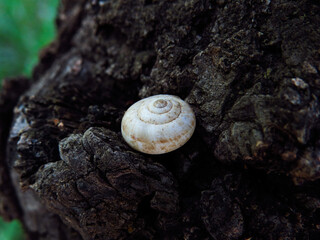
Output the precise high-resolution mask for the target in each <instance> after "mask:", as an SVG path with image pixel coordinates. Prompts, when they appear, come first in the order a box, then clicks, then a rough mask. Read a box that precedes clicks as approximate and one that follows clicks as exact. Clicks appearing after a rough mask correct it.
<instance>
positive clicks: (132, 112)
mask: <svg viewBox="0 0 320 240" xmlns="http://www.w3.org/2000/svg"><path fill="white" fill-rule="evenodd" d="M195 124H196V119H195V115H194V113H193V111H192V109H191V107H190V106H189V105H188V104H187V103H186V102H184V101H183V100H181V99H180V98H179V97H177V96H173V95H165V94H160V95H155V96H152V97H148V98H145V99H142V100H140V101H138V102H136V103H135V104H133V105H132V106H131V107H130V108H129V109H128V110H127V111H126V113H125V115H124V116H123V118H122V122H121V133H122V136H123V138H124V139H125V141H126V142H127V143H128V144H129V145H130V146H131V147H132V148H134V149H136V150H138V151H140V152H144V153H149V154H162V153H167V152H171V151H173V150H175V149H177V148H179V147H181V146H182V145H183V144H185V143H186V142H187V141H188V140H189V139H190V138H191V136H192V134H193V132H194V129H195Z"/></svg>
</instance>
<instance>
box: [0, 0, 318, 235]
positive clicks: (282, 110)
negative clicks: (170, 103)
mask: <svg viewBox="0 0 320 240" xmlns="http://www.w3.org/2000/svg"><path fill="white" fill-rule="evenodd" d="M319 12H320V5H319V2H318V1H307V0H302V1H291V0H274V1H268V0H265V1H264V0H263V1H260V0H259V1H258V0H253V1H245V0H240V1H231V0H225V1H223V0H222V1H221V0H220V1H218V0H217V1H213V0H212V1H209V0H188V1H185V0H175V1H172V0H163V1H155V0H135V1H127V0H117V1H111V0H104V1H102V0H101V1H98V0H91V1H89V0H88V1H85V0H82V1H75V0H64V1H62V3H61V6H60V11H59V15H58V16H57V27H58V37H57V39H56V40H55V41H54V42H53V43H52V44H51V45H50V46H49V47H47V48H46V49H44V50H43V51H42V53H41V60H40V63H39V64H38V66H37V67H36V68H35V69H34V73H33V77H32V79H30V80H27V79H25V78H15V79H11V80H7V81H6V82H5V84H4V87H3V89H2V91H1V95H0V106H1V107H0V116H1V119H0V143H1V154H0V173H1V181H0V214H1V215H3V216H5V217H6V218H7V219H12V218H19V219H21V220H22V222H23V224H24V226H25V229H26V231H27V234H28V236H29V238H30V239H33V240H37V239H46V240H48V239H49V240H51V239H70V240H71V239H72V240H73V239H101V240H106V239H110V240H111V239H189V240H191V239H201V240H202V239H251V238H252V239H320V190H319V183H320V180H319V178H320V161H319V159H320V140H319V135H320V118H319V116H320V106H319V96H320V74H319V72H320V41H319V39H320V30H319V29H320V28H319V26H320V14H319ZM159 93H168V94H174V95H178V96H180V97H181V98H183V99H185V100H186V101H187V102H188V103H189V104H190V105H191V106H192V108H193V109H194V111H195V113H196V117H197V124H198V125H197V127H196V131H195V134H194V136H193V137H192V138H191V140H190V141H189V142H188V143H187V144H186V145H184V146H183V147H182V148H180V149H178V150H176V151H174V152H172V153H169V154H165V155H160V156H151V155H145V154H142V153H139V152H136V151H135V150H132V149H130V147H128V146H127V144H125V142H124V141H123V139H122V137H121V134H120V122H121V117H122V116H123V113H124V111H125V110H126V109H127V108H128V107H129V106H130V105H131V104H132V103H133V102H135V101H137V100H139V99H141V98H143V97H147V96H151V95H155V94H159Z"/></svg>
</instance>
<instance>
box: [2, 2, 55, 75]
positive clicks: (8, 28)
mask: <svg viewBox="0 0 320 240" xmlns="http://www.w3.org/2000/svg"><path fill="white" fill-rule="evenodd" d="M58 1H59V0H0V79H3V78H4V77H12V76H17V75H21V74H23V75H26V76H30V74H31V71H32V68H33V67H34V65H35V64H36V63H37V61H38V52H39V50H40V49H41V48H43V47H44V46H45V45H47V44H48V43H50V42H51V41H52V39H53V38H54V36H55V26H54V18H55V16H56V11H57V5H58ZM0 81H1V80H0Z"/></svg>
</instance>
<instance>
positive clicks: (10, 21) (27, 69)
mask: <svg viewBox="0 0 320 240" xmlns="http://www.w3.org/2000/svg"><path fill="white" fill-rule="evenodd" d="M58 2H59V0H0V88H1V86H2V79H3V78H4V77H12V76H18V75H25V76H30V75H31V72H32V68H33V67H34V66H35V64H36V63H37V61H38V53H39V50H40V49H41V48H43V47H44V46H46V45H47V44H48V43H50V42H51V41H52V40H53V39H54V36H55V25H54V19H55V16H56V12H57V6H58ZM22 239H24V237H23V230H22V227H21V224H20V223H19V222H18V221H17V220H15V221H12V222H10V223H7V222H5V221H3V219H2V218H1V217H0V240H22Z"/></svg>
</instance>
